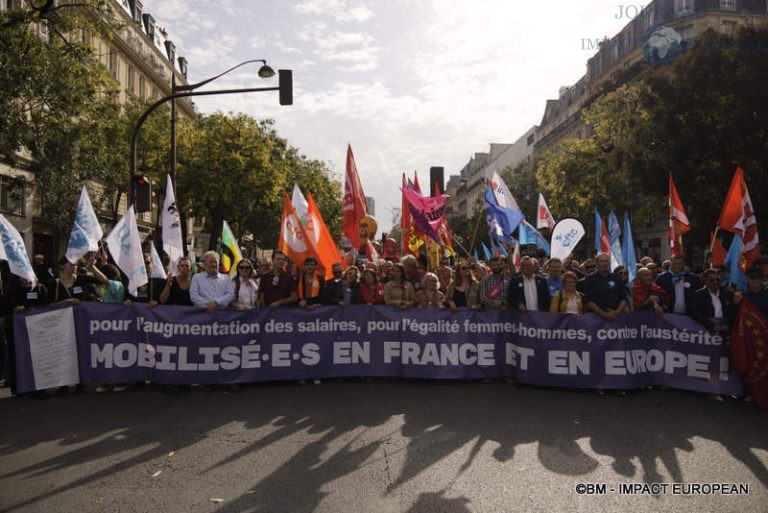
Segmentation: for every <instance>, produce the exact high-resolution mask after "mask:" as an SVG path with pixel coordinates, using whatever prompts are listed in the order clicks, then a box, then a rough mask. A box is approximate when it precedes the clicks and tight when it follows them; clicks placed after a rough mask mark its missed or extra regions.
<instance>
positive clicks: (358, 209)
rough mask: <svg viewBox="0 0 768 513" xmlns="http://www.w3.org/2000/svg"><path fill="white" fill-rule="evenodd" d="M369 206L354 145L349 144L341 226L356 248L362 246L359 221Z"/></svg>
mask: <svg viewBox="0 0 768 513" xmlns="http://www.w3.org/2000/svg"><path fill="white" fill-rule="evenodd" d="M367 213H368V207H367V206H366V204H365V194H363V187H362V186H361V185H360V177H359V176H358V174H357V166H356V165H355V156H354V155H353V154H352V146H351V145H349V144H348V145H347V172H346V176H345V178H344V211H343V213H342V222H341V226H342V228H343V231H344V235H346V236H347V239H349V242H350V244H352V247H353V248H355V249H358V248H359V247H360V227H359V225H358V223H359V222H360V219H362V218H363V216H364V215H365V214H367Z"/></svg>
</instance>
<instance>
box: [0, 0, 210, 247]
mask: <svg viewBox="0 0 768 513" xmlns="http://www.w3.org/2000/svg"><path fill="white" fill-rule="evenodd" d="M23 6H24V3H23V1H22V0H4V1H3V2H2V3H0V8H1V9H15V8H21V7H23ZM75 8H76V7H75ZM107 8H108V9H106V10H105V11H103V12H100V13H99V15H100V16H102V17H103V18H99V19H96V20H95V21H96V23H101V24H103V26H104V27H117V29H111V28H109V29H108V30H109V33H108V35H104V34H102V33H100V32H99V31H89V30H79V31H77V32H76V33H69V34H66V36H65V37H67V38H78V39H79V41H80V42H82V43H85V44H87V45H88V46H90V47H91V48H92V49H93V54H94V56H95V57H96V59H98V61H99V62H100V63H101V64H102V65H103V66H104V67H105V68H106V69H108V70H109V73H110V74H111V76H112V78H114V79H115V81H116V82H117V83H118V84H119V96H118V101H119V102H120V103H126V102H127V101H128V100H130V99H134V98H136V99H142V100H147V101H152V100H157V99H160V98H161V97H163V96H166V95H169V94H171V77H172V74H175V75H176V82H177V84H186V76H187V60H186V59H185V58H184V57H181V56H177V54H176V47H175V45H174V43H173V42H172V41H171V39H170V38H169V36H168V33H167V31H166V30H165V29H164V28H162V27H160V26H158V25H157V24H156V22H155V19H154V17H153V16H152V15H151V14H150V13H148V12H145V11H144V5H143V2H142V1H141V0H110V1H109V2H107ZM36 29H37V31H38V34H39V36H40V37H41V38H43V39H44V40H46V41H49V40H50V38H51V37H53V36H52V34H51V32H50V30H49V27H48V24H47V22H45V21H43V22H41V23H40V24H38V25H37V27H36ZM177 112H178V115H179V116H185V117H187V118H194V117H195V116H196V112H195V107H194V104H193V103H192V102H191V101H189V100H188V99H184V100H179V101H177ZM169 130H170V120H169ZM20 156H21V157H22V158H21V159H20V160H21V163H20V164H16V165H15V166H14V167H11V166H10V165H9V164H8V163H5V162H0V212H2V213H3V215H5V216H6V218H8V220H9V221H10V222H11V223H13V224H14V226H16V228H17V229H18V230H19V232H20V233H21V234H22V236H23V237H24V242H25V243H26V245H27V248H28V249H29V250H30V253H32V254H42V255H44V256H45V258H46V261H48V262H53V261H55V260H56V259H57V258H58V257H59V256H60V255H61V254H63V249H64V248H66V244H67V240H68V233H61V232H60V230H58V228H56V227H55V226H54V225H53V224H52V223H50V222H48V221H47V220H46V217H45V211H44V209H43V206H42V205H41V202H40V198H39V195H37V194H36V191H35V177H34V173H32V172H31V171H29V169H28V167H27V166H25V165H24V160H25V158H24V157H28V155H25V154H24V152H23V150H22V153H21V155H20ZM27 160H28V158H27ZM127 185H128V184H127V183H126V187H127ZM162 185H163V186H164V184H162ZM87 187H88V190H89V194H90V196H91V199H92V200H93V203H94V206H95V207H96V208H97V214H98V215H99V217H100V220H101V222H102V227H103V229H104V231H105V233H107V232H108V231H109V230H110V229H111V228H112V226H114V224H115V223H116V222H117V219H113V218H112V214H111V213H110V212H108V211H105V210H104V211H100V210H99V209H98V207H97V205H98V204H99V203H100V202H99V201H97V199H98V198H99V196H100V195H101V194H103V188H102V187H101V186H100V185H99V184H98V183H89V184H87ZM125 208H126V200H125V198H123V200H122V202H121V205H120V206H119V212H120V213H122V212H124V211H125ZM155 215H156V214H155ZM137 217H138V221H139V224H140V225H141V226H143V227H144V228H145V229H146V227H148V226H151V225H152V224H153V223H154V221H155V219H153V217H152V214H151V213H149V212H147V213H143V214H140V215H139V216H137ZM190 233H191V232H190Z"/></svg>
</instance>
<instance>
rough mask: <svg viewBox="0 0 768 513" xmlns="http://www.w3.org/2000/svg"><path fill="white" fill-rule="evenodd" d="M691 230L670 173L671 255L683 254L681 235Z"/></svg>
mask: <svg viewBox="0 0 768 513" xmlns="http://www.w3.org/2000/svg"><path fill="white" fill-rule="evenodd" d="M690 229H691V223H690V222H689V221H688V216H687V215H685V208H684V207H683V202H682V201H681V200H680V195H678V194H677V188H676V187H675V182H674V181H673V180H672V173H669V248H670V249H671V251H672V254H673V255H682V254H683V239H682V235H683V234H684V233H687V232H688V231H690Z"/></svg>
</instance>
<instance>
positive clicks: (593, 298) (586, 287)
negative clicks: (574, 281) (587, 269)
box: [577, 253, 629, 322]
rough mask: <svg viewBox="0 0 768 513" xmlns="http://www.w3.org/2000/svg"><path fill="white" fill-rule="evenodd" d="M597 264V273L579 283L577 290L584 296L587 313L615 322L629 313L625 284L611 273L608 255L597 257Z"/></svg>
mask: <svg viewBox="0 0 768 513" xmlns="http://www.w3.org/2000/svg"><path fill="white" fill-rule="evenodd" d="M595 262H596V264H597V271H595V272H593V273H592V274H588V275H587V277H586V278H584V279H582V280H581V281H579V284H578V286H577V288H578V290H579V292H581V293H582V294H584V307H585V310H586V311H588V312H592V313H595V314H597V315H599V316H600V317H601V318H602V319H603V320H605V321H609V322H613V321H615V320H616V319H618V318H619V315H621V314H623V313H625V312H628V311H629V305H628V303H627V296H626V293H625V291H624V284H623V283H621V279H619V277H618V276H617V275H615V274H613V273H612V272H611V257H610V256H609V255H608V254H607V253H600V254H599V255H597V257H596V258H595Z"/></svg>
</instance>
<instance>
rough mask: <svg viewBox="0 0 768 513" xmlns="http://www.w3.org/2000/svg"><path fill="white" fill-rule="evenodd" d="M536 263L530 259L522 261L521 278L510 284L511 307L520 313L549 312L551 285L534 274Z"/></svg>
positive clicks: (525, 258) (513, 280)
mask: <svg viewBox="0 0 768 513" xmlns="http://www.w3.org/2000/svg"><path fill="white" fill-rule="evenodd" d="M534 269H535V267H534V261H533V259H532V258H530V257H527V256H526V257H523V258H522V259H521V260H520V276H518V277H516V278H513V279H512V281H511V282H510V283H509V294H508V297H509V306H510V307H511V308H517V309H518V310H519V311H520V312H528V311H540V312H548V311H549V285H547V280H545V279H544V278H543V277H541V276H537V275H536V274H534Z"/></svg>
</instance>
